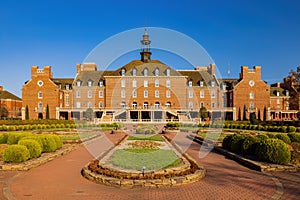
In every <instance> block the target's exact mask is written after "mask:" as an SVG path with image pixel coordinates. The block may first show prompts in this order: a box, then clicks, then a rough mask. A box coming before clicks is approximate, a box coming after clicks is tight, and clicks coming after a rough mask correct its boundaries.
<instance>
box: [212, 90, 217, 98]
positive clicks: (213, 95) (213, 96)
mask: <svg viewBox="0 0 300 200" xmlns="http://www.w3.org/2000/svg"><path fill="white" fill-rule="evenodd" d="M211 98H212V99H214V98H216V91H214V90H212V91H211Z"/></svg>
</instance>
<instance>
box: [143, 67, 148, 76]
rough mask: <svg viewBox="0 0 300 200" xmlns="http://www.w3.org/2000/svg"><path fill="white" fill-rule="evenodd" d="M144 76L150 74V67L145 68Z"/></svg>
mask: <svg viewBox="0 0 300 200" xmlns="http://www.w3.org/2000/svg"><path fill="white" fill-rule="evenodd" d="M144 76H148V69H147V68H145V69H144Z"/></svg>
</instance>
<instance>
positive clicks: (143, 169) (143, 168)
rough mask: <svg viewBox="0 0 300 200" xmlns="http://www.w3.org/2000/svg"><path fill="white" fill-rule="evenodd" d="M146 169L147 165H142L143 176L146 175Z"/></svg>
mask: <svg viewBox="0 0 300 200" xmlns="http://www.w3.org/2000/svg"><path fill="white" fill-rule="evenodd" d="M145 169H146V167H145V166H143V167H142V175H143V177H144V176H145Z"/></svg>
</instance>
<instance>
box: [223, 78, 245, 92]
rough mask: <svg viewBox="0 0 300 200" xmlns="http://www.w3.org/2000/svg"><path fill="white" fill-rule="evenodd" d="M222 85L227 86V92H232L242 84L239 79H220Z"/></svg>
mask: <svg viewBox="0 0 300 200" xmlns="http://www.w3.org/2000/svg"><path fill="white" fill-rule="evenodd" d="M219 82H220V84H224V83H225V84H226V90H232V89H233V87H234V86H235V85H236V84H238V83H239V82H240V79H237V78H220V79H219Z"/></svg>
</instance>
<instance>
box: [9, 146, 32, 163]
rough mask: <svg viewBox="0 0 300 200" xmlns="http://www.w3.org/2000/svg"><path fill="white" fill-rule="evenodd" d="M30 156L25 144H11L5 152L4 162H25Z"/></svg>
mask: <svg viewBox="0 0 300 200" xmlns="http://www.w3.org/2000/svg"><path fill="white" fill-rule="evenodd" d="M29 158H30V153H29V150H28V149H27V148H26V146H23V145H18V144H14V145H10V146H9V147H8V148H7V149H5V150H4V152H3V161H4V162H24V161H26V160H28V159H29Z"/></svg>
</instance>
